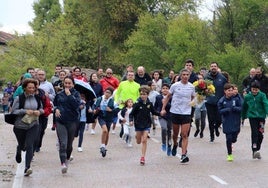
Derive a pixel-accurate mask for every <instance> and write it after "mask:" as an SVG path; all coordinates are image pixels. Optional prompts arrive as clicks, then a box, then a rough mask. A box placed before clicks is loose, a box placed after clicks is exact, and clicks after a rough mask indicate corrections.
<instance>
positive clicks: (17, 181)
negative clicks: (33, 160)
mask: <svg viewBox="0 0 268 188" xmlns="http://www.w3.org/2000/svg"><path fill="white" fill-rule="evenodd" d="M21 159H22V160H21V163H20V164H18V165H17V170H16V175H15V177H14V181H13V185H12V188H21V187H22V184H23V177H24V176H23V175H24V174H23V173H24V165H25V161H24V159H25V152H21Z"/></svg>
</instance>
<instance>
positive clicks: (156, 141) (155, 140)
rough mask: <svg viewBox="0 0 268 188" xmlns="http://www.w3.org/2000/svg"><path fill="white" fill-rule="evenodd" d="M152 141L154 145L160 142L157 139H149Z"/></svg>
mask: <svg viewBox="0 0 268 188" xmlns="http://www.w3.org/2000/svg"><path fill="white" fill-rule="evenodd" d="M150 139H151V140H152V141H154V142H155V143H160V141H159V140H157V139H155V138H152V137H151V138H150Z"/></svg>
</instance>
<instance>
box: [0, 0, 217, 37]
mask: <svg viewBox="0 0 268 188" xmlns="http://www.w3.org/2000/svg"><path fill="white" fill-rule="evenodd" d="M34 1H35V0H0V5H1V11H0V30H1V31H5V32H8V33H14V31H17V32H18V33H19V34H25V33H26V32H31V27H30V26H29V25H28V22H29V21H32V19H33V18H34V12H33V8H32V5H33V2H34ZM216 1H217V0H204V3H203V5H202V7H201V8H200V11H199V15H200V17H201V18H203V19H211V18H212V13H211V11H209V10H212V9H214V8H213V4H214V3H215V2H216Z"/></svg>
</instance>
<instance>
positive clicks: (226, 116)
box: [218, 83, 242, 162]
mask: <svg viewBox="0 0 268 188" xmlns="http://www.w3.org/2000/svg"><path fill="white" fill-rule="evenodd" d="M233 88H234V87H233V85H232V84H230V83H226V84H225V85H224V96H223V97H222V98H221V99H220V100H219V101H218V109H219V113H220V114H221V117H222V128H223V133H224V134H225V136H226V147H227V153H228V155H227V161H229V162H232V161H233V160H234V158H233V154H232V144H233V143H235V142H236V141H237V136H238V134H239V132H240V125H241V120H240V119H241V110H242V103H241V100H240V99H239V98H238V97H235V96H234V93H233Z"/></svg>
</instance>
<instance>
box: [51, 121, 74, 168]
mask: <svg viewBox="0 0 268 188" xmlns="http://www.w3.org/2000/svg"><path fill="white" fill-rule="evenodd" d="M78 123H79V122H68V123H61V122H56V124H57V129H56V131H57V136H58V139H59V146H60V149H59V157H60V161H61V163H62V164H63V163H66V160H68V159H70V156H71V153H72V151H73V141H74V136H75V132H76V129H77V125H78Z"/></svg>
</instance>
